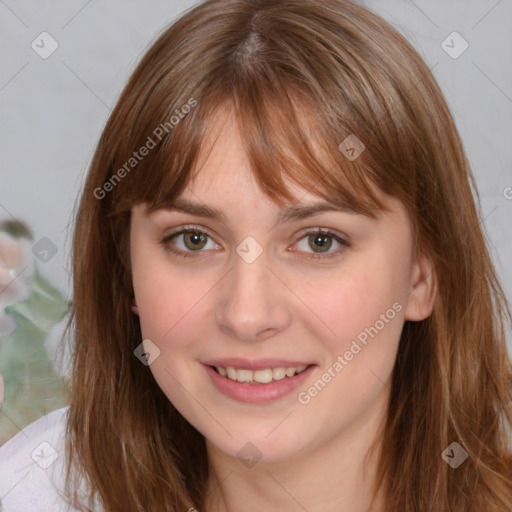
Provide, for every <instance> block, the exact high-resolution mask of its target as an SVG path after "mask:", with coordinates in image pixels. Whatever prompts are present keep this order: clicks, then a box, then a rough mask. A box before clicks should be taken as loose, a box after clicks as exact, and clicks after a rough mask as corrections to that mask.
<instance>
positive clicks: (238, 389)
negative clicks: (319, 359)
mask: <svg viewBox="0 0 512 512" xmlns="http://www.w3.org/2000/svg"><path fill="white" fill-rule="evenodd" d="M203 367H204V368H205V369H206V372H207V374H208V375H209V377H210V379H211V382H212V384H213V385H214V389H216V390H217V391H220V392H221V393H222V394H223V395H225V396H227V397H229V398H231V399H234V400H236V401H238V402H246V403H259V404H263V403H266V402H270V401H273V400H277V399H278V398H282V397H285V396H286V395H290V394H291V393H292V392H293V391H294V390H296V389H297V388H298V387H299V386H301V385H303V384H304V383H305V382H306V379H308V378H309V376H310V375H311V374H312V372H314V370H315V368H316V367H317V365H316V364H307V363H304V362H299V361H284V360H277V359H266V360H259V361H248V360H242V359H223V360H217V361H207V362H203Z"/></svg>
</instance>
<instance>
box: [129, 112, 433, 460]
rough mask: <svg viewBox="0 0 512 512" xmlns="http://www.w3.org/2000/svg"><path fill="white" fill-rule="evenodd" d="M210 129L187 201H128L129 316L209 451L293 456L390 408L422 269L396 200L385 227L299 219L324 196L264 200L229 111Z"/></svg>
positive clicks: (424, 305) (324, 217) (156, 371)
mask: <svg viewBox="0 0 512 512" xmlns="http://www.w3.org/2000/svg"><path fill="white" fill-rule="evenodd" d="M216 122H217V123H219V124H218V126H217V127H216V128H218V130H220V136H219V137H218V139H217V141H216V143H215V145H214V147H213V150H212V151H211V152H210V153H209V154H208V157H207V158H206V157H205V164H204V165H203V166H202V167H201V170H200V172H199V173H198V174H197V175H196V176H195V178H194V179H193V180H192V181H191V182H190V183H189V185H188V187H187V188H186V190H185V191H184V192H183V194H182V195H181V196H180V198H179V199H180V200H182V201H181V204H180V205H179V206H180V208H176V209H162V210H158V211H156V212H153V213H151V214H148V213H147V211H146V208H145V205H144V204H140V205H137V206H136V207H134V208H133V211H132V223H131V262H132V274H133V284H134V292H135V299H136V304H137V306H136V309H135V311H136V313H137V314H138V315H139V318H140V324H141V330H142V334H143V338H144V339H145V340H151V341H150V342H149V341H145V347H146V348H148V349H149V351H150V352H151V350H152V349H151V347H154V346H156V347H158V350H159V351H160V354H159V356H158V357H156V359H154V361H153V362H152V363H151V364H150V366H149V368H150V370H151V372H152V373H153V375H154V378H155V379H156V381H157V382H158V385H159V386H160V387H161V389H162V390H163V391H164V393H165V394H166V395H167V397H168V398H169V400H170V401H171V402H172V403H173V404H174V406H175V407H176V408H177V409H178V410H179V411H180V413H181V414H182V415H183V416H184V417H185V418H186V419H187V420H188V421H189V422H190V423H191V424H192V425H193V426H194V427H195V428H197V429H198V430H199V431H200V432H201V433H202V434H203V435H204V436H205V438H206V440H207V444H208V446H210V447H213V449H215V450H218V451H219V452H222V453H223V454H225V455H227V456H233V457H236V456H238V457H241V456H243V455H247V453H246V452H249V453H248V455H249V457H251V456H253V457H258V458H259V457H262V461H267V462H278V461H284V460H291V459H293V457H296V456H299V455H301V454H302V455H304V454H306V453H311V452H313V451H314V450H319V449H321V448H322V447H325V446H327V445H329V443H331V442H334V441H335V440H336V439H338V438H341V437H343V436H348V435H350V433H351V432H361V431H362V430H361V429H363V430H364V425H365V424H367V422H368V418H370V417H371V416H372V415H373V416H375V414H376V413H377V411H381V412H382V411H383V410H384V409H383V404H384V403H385V402H386V400H387V397H388V393H389V386H390V376H391V372H392V368H393V365H394V362H395V357H396V352H397V347H398V342H399V338H400V333H401V330H402V326H403V323H404V321H405V320H406V319H410V320H420V319H422V318H425V317H426V316H428V314H430V311H431V308H432V302H433V297H432V290H431V288H429V285H428V284H429V278H426V276H427V275H428V273H429V269H428V266H427V264H426V262H425V260H424V259H423V258H414V257H413V254H414V252H413V244H412V235H411V229H410V225H409V220H408V217H407V215H406V212H405V209H404V207H403V206H402V204H401V203H400V202H399V201H397V200H396V199H392V198H390V197H385V198H384V199H385V202H386V204H387V205H388V206H389V207H390V208H392V211H391V212H390V213H385V214H384V213H383V214H381V216H380V217H379V218H378V219H372V218H369V217H366V216H363V215H360V214H355V213H352V212H350V211H340V210H336V209H334V207H333V209H331V210H324V211H321V212H318V211H317V212H316V214H310V215H306V216H301V217H297V216H292V215H291V214H290V212H292V213H293V212H295V213H296V211H297V208H307V207H308V206H311V205H315V204H318V203H320V202H323V201H322V200H321V199H320V198H319V197H318V196H316V195H313V194H311V193H308V192H307V191H306V190H302V189H299V188H297V187H294V186H293V185H292V184H290V190H291V191H292V192H293V194H294V195H295V197H296V201H295V202H294V203H293V204H289V205H285V206H282V205H281V206H278V205H277V204H276V203H274V202H272V201H271V200H270V199H269V198H268V197H267V196H266V195H265V194H264V193H263V191H262V190H261V189H260V188H259V186H258V184H257V183H256V182H255V180H254V178H253V176H252V174H251V171H250V167H249V164H248V160H247V157H246V155H245V153H244V150H243V147H242V142H241V140H240V138H239V134H238V130H237V127H236V124H235V123H234V121H233V120H232V118H230V117H226V118H225V119H218V120H217V121H216ZM213 131H214V133H217V132H216V130H213ZM190 203H194V204H195V205H198V206H200V207H202V208H203V210H202V211H201V210H198V209H196V210H192V209H191V208H189V206H190ZM290 206H293V207H294V208H295V209H294V210H286V208H287V207H290ZM204 207H208V208H207V209H204ZM286 211H287V212H288V215H284V213H286ZM212 212H214V213H216V215H215V216H211V214H212ZM303 213H304V211H303ZM305 213H308V212H307V211H305ZM310 213H311V212H310ZM215 367H216V368H217V369H215ZM226 374H227V375H226ZM247 443H252V445H254V446H255V447H256V448H257V451H256V450H255V448H254V447H253V446H252V445H248V444H247ZM240 450H242V451H240ZM244 450H245V452H244ZM251 451H252V452H253V453H251Z"/></svg>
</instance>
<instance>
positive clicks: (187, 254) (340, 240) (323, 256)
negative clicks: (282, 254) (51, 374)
mask: <svg viewBox="0 0 512 512" xmlns="http://www.w3.org/2000/svg"><path fill="white" fill-rule="evenodd" d="M191 232H192V233H199V234H201V235H205V236H207V237H208V238H211V239H213V237H212V236H211V235H210V233H209V232H208V231H206V230H205V229H204V228H201V227H200V226H193V225H191V226H183V227H182V228H181V229H180V230H179V231H175V232H173V233H170V234H168V235H166V236H165V237H164V239H163V240H162V242H161V243H162V245H163V246H164V248H165V249H166V250H167V251H169V252H171V253H172V254H175V255H177V256H179V257H181V258H195V257H197V254H194V253H199V254H200V253H201V252H204V251H202V250H198V251H182V250H181V249H176V248H174V247H172V246H171V244H170V242H171V240H172V239H173V238H176V237H178V236H180V235H183V234H186V233H191ZM312 235H323V236H328V237H330V238H332V239H333V240H335V241H336V242H338V243H339V244H340V245H341V246H342V247H343V248H345V249H347V248H349V247H350V246H351V245H350V243H349V242H348V241H347V240H345V239H343V238H341V237H340V236H339V235H337V234H336V233H334V232H333V231H330V230H329V229H322V228H317V229H313V230H310V231H307V232H305V233H303V234H302V235H301V237H300V238H299V241H300V240H302V239H304V238H307V237H309V236H312ZM342 251H343V249H338V250H336V251H332V252H329V253H325V254H321V253H308V256H306V257H307V258H309V259H315V260H319V259H326V258H333V257H336V256H339V254H340V252H342ZM294 252H295V251H294ZM299 252H300V251H299Z"/></svg>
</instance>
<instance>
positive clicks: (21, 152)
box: [0, 0, 512, 298]
mask: <svg viewBox="0 0 512 512" xmlns="http://www.w3.org/2000/svg"><path fill="white" fill-rule="evenodd" d="M193 4H194V2H192V1H187V0H182V1H180V0H172V1H170V0H152V1H151V2H143V1H142V0H138V1H137V0H130V1H124V2H122V1H120V0H109V1H108V2H107V1H106V0H103V1H102V0H66V1H64V0H55V1H44V2H42V1H40V0H5V1H0V119H1V122H0V155H1V157H0V158H1V160H0V220H3V219H8V218H10V217H16V218H20V219H23V220H25V221H26V222H27V223H28V224H29V225H30V227H31V228H32V230H33V232H34V234H35V241H38V240H40V239H41V238H43V237H46V238H47V239H49V240H50V241H51V244H50V243H49V242H48V241H47V240H45V242H44V243H45V244H47V245H48V247H47V248H48V249H49V252H48V253H47V256H45V258H43V261H41V262H40V263H39V267H40V269H41V271H42V273H43V274H44V275H45V276H46V277H47V278H48V279H49V280H50V281H51V282H53V283H54V284H56V285H57V286H58V287H59V288H60V289H61V290H62V291H63V292H64V293H65V294H66V295H67V296H68V297H70V275H69V268H70V265H69V242H70V233H71V231H70V222H71V220H72V216H73V212H74V206H75V200H76V197H77V194H78V192H79V190H80V187H81V184H82V182H83V179H84V175H85V173H86V169H87V166H88V164H89V162H90V159H91V156H92V153H93V150H94V147H95V144H96V142H97V140H98V137H99V135H100V132H101V130H102V127H103V125H104V123H105V121H106V119H107V117H108V115H109V113H110V111H111V109H112V107H113V105H114V104H115V101H116V99H117V97H118V95H119V93H120V92H121V89H122V87H123V86H124V84H125V82H126V80H127V77H128V76H129V74H130V72H131V71H132V70H133V69H134V66H135V64H136V62H137V61H138V59H139V58H140V57H141V55H142V54H143V52H144V50H145V48H146V47H147V46H148V44H149V43H150V42H151V41H152V40H154V38H155V37H156V35H157V34H158V33H159V32H160V31H161V30H162V29H163V28H164V27H166V26H167V25H168V24H169V23H170V22H171V21H172V20H173V19H174V18H175V17H176V16H177V15H178V14H179V13H181V12H183V11H184V10H185V9H188V8H189V7H191V6H192V5H193ZM366 4H367V5H369V6H370V7H372V8H373V9H374V10H376V11H377V12H379V13H380V14H382V15H383V16H384V17H385V18H386V19H388V20H389V21H390V22H392V23H393V24H394V25H395V26H396V27H397V28H398V29H399V30H400V31H401V32H402V33H403V34H404V35H405V36H406V37H407V39H408V40H409V41H411V43H412V44H413V45H414V46H415V47H416V48H417V49H419V51H420V53H421V54H422V56H423V57H424V58H425V60H426V61H427V63H428V64H429V65H430V66H431V67H432V68H433V72H434V74H435V76H436V77H437V78H438V80H439V82H440V85H441V87H442V88H443V90H444V92H445V94H446V96H447V99H448V102H449V104H450V106H451V108H452V110H453V112H454V114H455V118H456V120H457V124H458V127H459V129H460V132H461V134H462V137H463V140H464V142H465V146H466V150H467V152H468V156H469V158H470V161H471V163H472V166H473V169H474V172H475V174H476V178H477V182H478V186H479V190H480V194H481V201H482V211H483V217H484V220H483V223H484V225H485V228H486V230H487V231H488V233H489V238H490V243H491V246H492V251H493V256H494V258H495V261H496V263H497V266H498V269H499V272H500V274H501V276H502V279H503V283H504V286H505V288H506V291H507V294H508V297H509V298H510V297H512V236H511V235H510V219H512V167H511V163H512V144H511V143H510V140H511V135H512V66H511V65H510V63H511V56H512V36H511V32H510V30H509V25H510V20H511V19H512V1H510V0H498V1H496V0H472V1H470V2H468V1H463V0H451V1H443V0H434V1H432V0H429V1H426V0H416V1H415V2H413V1H412V0H386V1H384V0H371V1H369V2H366ZM454 31H455V32H456V33H455V34H454V33H453V32H454ZM466 46H467V48H466ZM52 51H53V53H51V52H52ZM439 143H440V144H442V141H439ZM53 253H55V254H53ZM45 259H46V261H44V260H45ZM454 271H456V268H454Z"/></svg>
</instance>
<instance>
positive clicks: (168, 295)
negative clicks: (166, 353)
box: [133, 260, 215, 350]
mask: <svg viewBox="0 0 512 512" xmlns="http://www.w3.org/2000/svg"><path fill="white" fill-rule="evenodd" d="M146 261H149V260H146ZM210 281H211V282H210ZM214 282H215V281H214V280H211V279H209V278H206V277H205V276H203V277H202V278H199V279H197V278H194V276H193V275H188V276H187V274H185V273H180V272H177V271H176V270H173V269H170V268H169V264H168V263H167V264H166V262H159V261H153V263H152V264H148V265H144V266H135V267H134V270H133V285H134V290H135V295H136V297H137V305H138V310H139V321H140V325H141V331H142V335H143V337H144V338H149V339H151V340H154V341H155V343H157V344H158V345H159V347H160V349H161V350H170V349H172V348H173V347H175V346H176V344H178V345H179V342H178V340H182V342H183V343H185V342H186V336H184V335H183V334H184V333H183V329H184V328H186V327H187V326H188V329H186V330H188V331H190V326H191V323H190V322H191V321H192V325H194V324H195V321H196V320H197V318H198V316H199V315H200V311H201V307H202V305H203V304H202V303H203V302H204V300H203V299H204V298H205V296H206V295H207V294H208V292H209V291H210V290H211V288H212V286H213V285H214ZM195 325H196V324H195ZM171 342H172V343H171Z"/></svg>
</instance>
